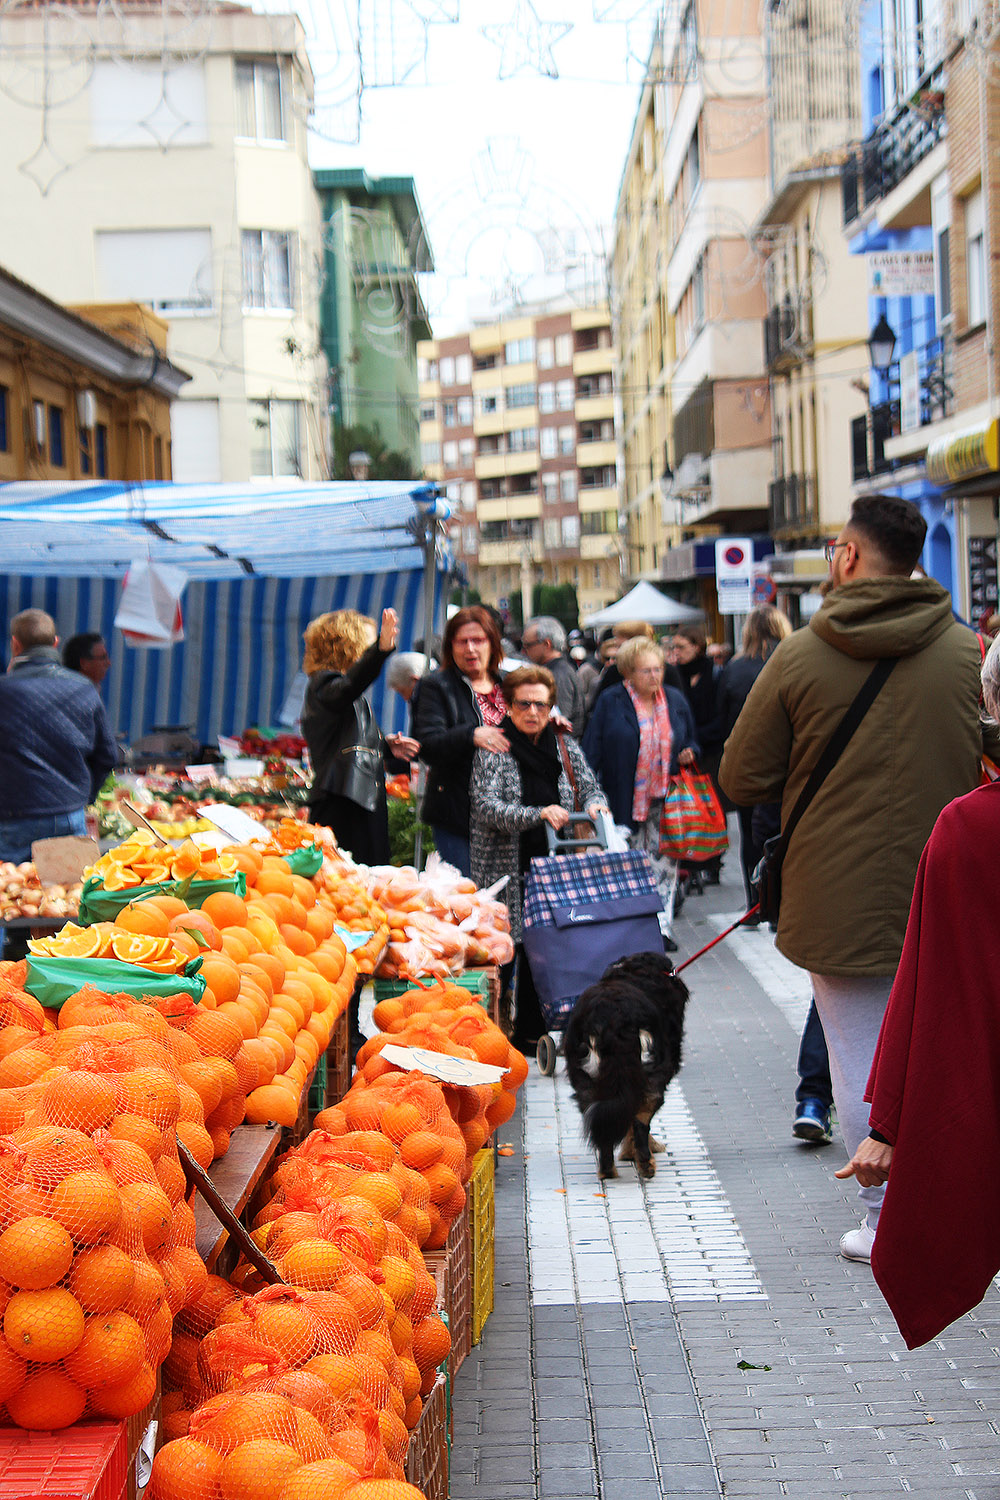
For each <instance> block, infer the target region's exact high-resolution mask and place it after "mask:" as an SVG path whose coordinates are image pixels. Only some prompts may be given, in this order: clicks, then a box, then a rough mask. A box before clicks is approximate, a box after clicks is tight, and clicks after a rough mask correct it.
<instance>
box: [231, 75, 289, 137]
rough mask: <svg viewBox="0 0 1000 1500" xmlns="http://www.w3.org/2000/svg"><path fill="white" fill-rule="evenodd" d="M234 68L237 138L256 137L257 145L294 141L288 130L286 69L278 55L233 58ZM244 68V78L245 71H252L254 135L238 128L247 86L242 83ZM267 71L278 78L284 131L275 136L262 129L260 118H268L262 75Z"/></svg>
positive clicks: (281, 126) (279, 109)
mask: <svg viewBox="0 0 1000 1500" xmlns="http://www.w3.org/2000/svg"><path fill="white" fill-rule="evenodd" d="M233 68H234V71H233V86H234V94H235V101H236V112H237V119H236V139H237V140H238V141H253V143H254V145H256V146H272V147H274V146H277V147H287V146H289V145H290V144H291V142H290V141H289V130H288V116H289V109H288V98H287V88H286V84H285V70H284V68H283V67H282V65H281V62H280V61H279V60H278V59H277V58H275V59H273V60H271V59H264V58H258V57H238V58H236V59H235V61H234V64H233ZM241 70H243V73H244V79H245V74H246V72H247V71H249V73H250V80H249V81H250V87H251V99H252V103H253V127H254V128H253V134H252V135H246V134H244V133H243V132H241V130H240V128H239V127H240V123H241V122H240V119H239V113H240V97H241V88H242V87H243V86H244V84H243V83H241V78H240V73H241ZM265 74H268V75H270V76H273V75H274V74H277V79H278V111H279V113H280V115H281V124H280V130H281V134H280V135H276V136H275V135H265V134H263V133H262V131H261V121H262V120H263V119H265V118H266V115H267V110H266V109H264V108H263V104H262V91H263V78H264V75H265Z"/></svg>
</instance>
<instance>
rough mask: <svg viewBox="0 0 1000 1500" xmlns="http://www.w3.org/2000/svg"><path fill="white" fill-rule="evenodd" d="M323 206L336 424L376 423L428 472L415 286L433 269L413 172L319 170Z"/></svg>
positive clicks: (423, 332) (422, 335)
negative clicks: (422, 428)
mask: <svg viewBox="0 0 1000 1500" xmlns="http://www.w3.org/2000/svg"><path fill="white" fill-rule="evenodd" d="M313 179H314V182H315V185H316V191H317V193H318V194H319V198H320V203H321V205H322V213H323V246H324V249H323V256H324V267H323V269H324V278H323V293H322V300H321V318H320V322H321V337H322V341H323V350H324V353H325V354H326V357H327V360H328V362H329V367H330V405H331V413H332V419H333V423H334V426H335V427H354V426H359V425H360V426H365V427H377V428H378V431H379V434H380V436H381V437H382V439H383V441H384V442H385V444H386V446H387V447H388V448H391V449H397V450H399V451H400V452H402V453H405V454H407V455H408V456H409V457H410V458H411V460H412V464H413V469H412V472H413V473H414V474H419V472H420V410H419V397H418V393H417V343H418V341H419V340H421V339H427V338H430V337H431V336H432V335H431V330H430V325H429V322H428V318H427V312H426V309H425V308H424V304H423V301H422V299H421V296H420V290H419V287H418V285H417V274H418V272H426V271H433V269H434V261H433V258H432V255H431V249H430V244H429V242H428V239H427V232H426V229H425V227H424V222H423V219H422V217H421V213H420V205H419V203H418V202H417V195H416V190H415V188H414V185H413V178H412V177H371V176H369V175H368V173H367V172H365V171H364V170H363V169H362V168H360V167H357V168H342V169H336V170H333V169H323V170H317V171H315V172H314V174H313Z"/></svg>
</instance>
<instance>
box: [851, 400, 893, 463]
mask: <svg viewBox="0 0 1000 1500" xmlns="http://www.w3.org/2000/svg"><path fill="white" fill-rule="evenodd" d="M898 431H899V402H898V401H885V402H883V403H882V404H881V405H880V406H870V407H869V408H868V410H867V411H866V412H864V413H863V415H862V416H860V417H855V418H854V419H853V421H852V422H851V478H852V479H853V480H854V481H855V483H857V482H858V481H859V480H862V479H873V478H874V477H875V476H876V475H877V474H889V473H891V472H892V470H893V469H895V468H896V467H897V465H896V463H895V462H894V460H893V459H891V458H886V456H885V445H886V442H887V440H888V439H889V438H891V437H893V436H895V434H896V433H898Z"/></svg>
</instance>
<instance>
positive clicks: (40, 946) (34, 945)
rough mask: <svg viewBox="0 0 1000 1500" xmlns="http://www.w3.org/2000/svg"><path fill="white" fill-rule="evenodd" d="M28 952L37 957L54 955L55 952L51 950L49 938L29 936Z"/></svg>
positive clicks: (52, 956) (51, 956)
mask: <svg viewBox="0 0 1000 1500" xmlns="http://www.w3.org/2000/svg"><path fill="white" fill-rule="evenodd" d="M28 952H29V953H34V954H35V956H36V957H37V958H54V957H55V954H54V953H53V952H52V939H51V938H29V939H28Z"/></svg>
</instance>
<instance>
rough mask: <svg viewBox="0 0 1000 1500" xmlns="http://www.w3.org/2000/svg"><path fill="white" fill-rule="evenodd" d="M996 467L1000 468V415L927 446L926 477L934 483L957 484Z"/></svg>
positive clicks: (991, 470) (987, 472)
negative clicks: (961, 480)
mask: <svg viewBox="0 0 1000 1500" xmlns="http://www.w3.org/2000/svg"><path fill="white" fill-rule="evenodd" d="M994 469H1000V418H996V417H994V418H993V420H992V421H991V422H979V423H977V424H976V426H975V427H966V428H965V429H964V430H963V431H961V432H953V433H952V434H951V436H950V437H945V438H938V439H937V441H936V442H933V443H931V445H930V447H929V448H928V449H927V478H928V479H930V480H932V481H933V482H934V484H955V483H956V482H957V481H958V480H960V479H971V478H973V476H974V475H976V474H990V473H992V472H993V470H994Z"/></svg>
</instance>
